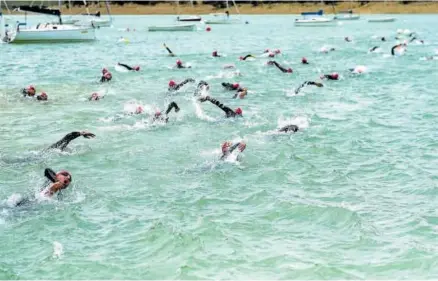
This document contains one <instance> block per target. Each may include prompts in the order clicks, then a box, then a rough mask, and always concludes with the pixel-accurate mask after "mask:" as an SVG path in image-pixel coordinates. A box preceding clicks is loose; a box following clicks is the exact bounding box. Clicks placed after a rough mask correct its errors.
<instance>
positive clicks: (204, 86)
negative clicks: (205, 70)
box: [194, 80, 210, 96]
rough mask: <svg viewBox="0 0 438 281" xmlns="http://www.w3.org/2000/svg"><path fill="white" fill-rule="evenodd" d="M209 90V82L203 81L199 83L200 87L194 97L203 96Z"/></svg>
mask: <svg viewBox="0 0 438 281" xmlns="http://www.w3.org/2000/svg"><path fill="white" fill-rule="evenodd" d="M208 90H210V85H208V83H207V82H205V81H203V80H201V81H199V83H198V86H197V87H196V90H195V94H194V95H195V96H199V95H201V94H202V92H203V91H208Z"/></svg>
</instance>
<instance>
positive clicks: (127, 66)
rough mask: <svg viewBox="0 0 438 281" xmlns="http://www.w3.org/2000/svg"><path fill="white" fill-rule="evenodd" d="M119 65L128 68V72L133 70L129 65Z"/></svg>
mask: <svg viewBox="0 0 438 281" xmlns="http://www.w3.org/2000/svg"><path fill="white" fill-rule="evenodd" d="M118 65H120V66H123V67H126V68H127V69H128V70H132V69H133V68H132V67H130V66H129V65H126V64H123V63H120V62H119V63H118Z"/></svg>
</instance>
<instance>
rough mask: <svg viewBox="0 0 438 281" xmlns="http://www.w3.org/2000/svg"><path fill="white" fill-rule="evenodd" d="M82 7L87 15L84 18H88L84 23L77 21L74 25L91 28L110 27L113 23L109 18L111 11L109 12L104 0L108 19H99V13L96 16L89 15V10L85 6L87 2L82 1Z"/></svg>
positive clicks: (107, 3)
mask: <svg viewBox="0 0 438 281" xmlns="http://www.w3.org/2000/svg"><path fill="white" fill-rule="evenodd" d="M83 2H84V5H85V7H86V10H87V14H86V16H88V17H89V18H88V19H87V20H86V21H85V22H84V21H78V22H76V23H75V25H91V26H93V27H97V28H100V27H109V26H111V25H112V22H113V18H112V17H111V10H110V6H109V0H105V7H106V10H107V12H108V16H109V19H103V18H101V17H100V12H97V13H96V14H94V15H93V14H90V10H89V9H88V6H87V1H85V0H83Z"/></svg>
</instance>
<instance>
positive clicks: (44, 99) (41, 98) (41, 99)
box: [37, 92, 48, 101]
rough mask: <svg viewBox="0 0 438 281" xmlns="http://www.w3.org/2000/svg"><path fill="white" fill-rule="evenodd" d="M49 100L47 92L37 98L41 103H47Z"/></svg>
mask: <svg viewBox="0 0 438 281" xmlns="http://www.w3.org/2000/svg"><path fill="white" fill-rule="evenodd" d="M47 99H48V96H47V94H46V93H45V92H42V93H41V94H39V95H38V96H37V100H39V101H46V100H47Z"/></svg>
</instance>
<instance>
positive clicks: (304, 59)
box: [301, 58, 309, 64]
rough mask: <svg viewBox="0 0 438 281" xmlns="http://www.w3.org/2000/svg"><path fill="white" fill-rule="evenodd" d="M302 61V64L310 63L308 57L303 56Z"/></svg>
mask: <svg viewBox="0 0 438 281" xmlns="http://www.w3.org/2000/svg"><path fill="white" fill-rule="evenodd" d="M301 63H302V64H309V62H308V61H307V59H306V58H302V59H301Z"/></svg>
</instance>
